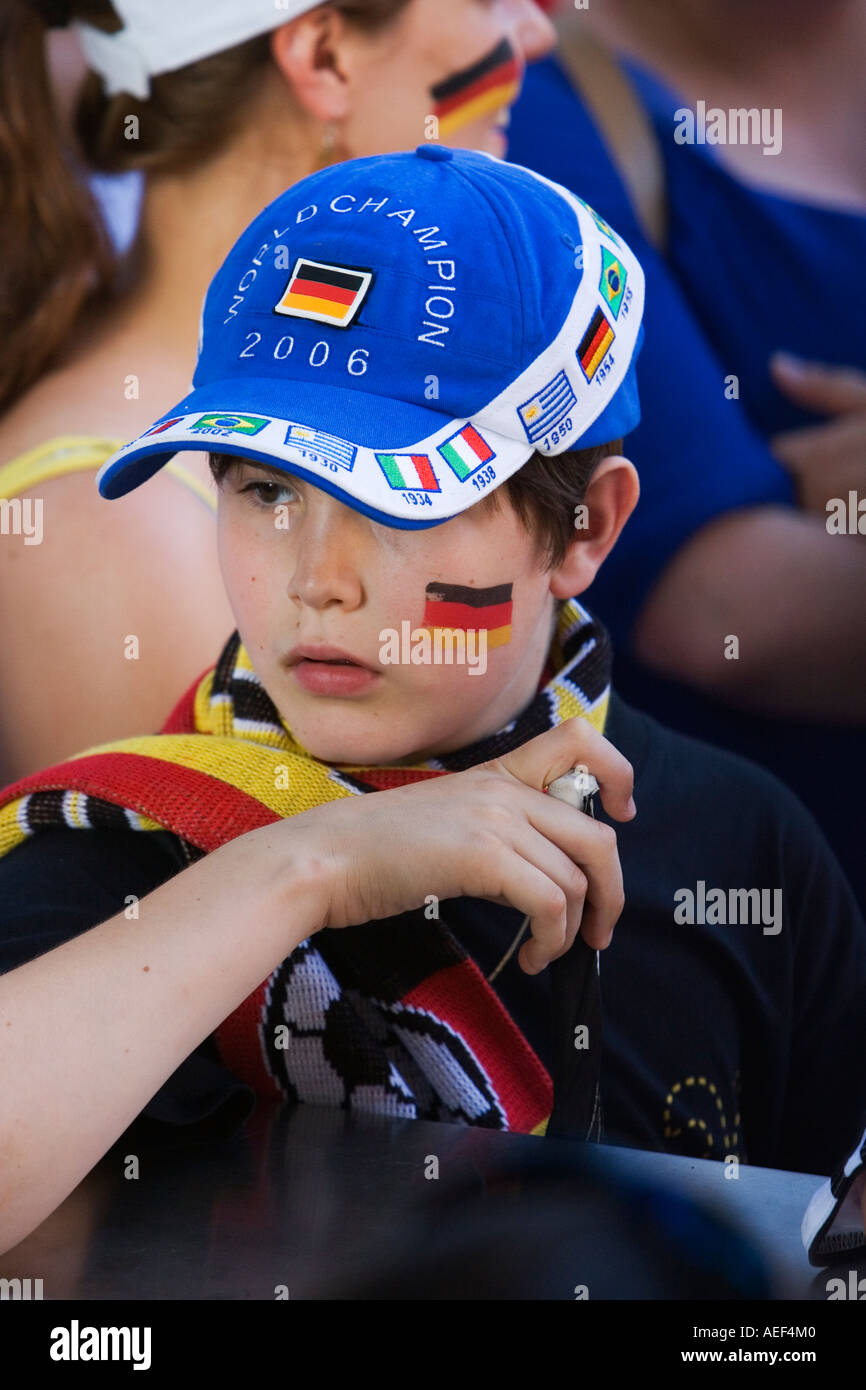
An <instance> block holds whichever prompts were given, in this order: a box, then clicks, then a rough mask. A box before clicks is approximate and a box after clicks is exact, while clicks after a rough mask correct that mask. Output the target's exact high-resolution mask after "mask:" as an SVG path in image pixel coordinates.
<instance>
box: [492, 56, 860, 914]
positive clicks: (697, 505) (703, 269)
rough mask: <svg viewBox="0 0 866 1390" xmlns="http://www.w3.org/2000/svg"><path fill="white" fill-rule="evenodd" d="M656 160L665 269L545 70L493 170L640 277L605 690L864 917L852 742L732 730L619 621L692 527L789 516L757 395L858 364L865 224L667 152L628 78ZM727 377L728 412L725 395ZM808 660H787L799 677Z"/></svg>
mask: <svg viewBox="0 0 866 1390" xmlns="http://www.w3.org/2000/svg"><path fill="white" fill-rule="evenodd" d="M630 71H631V72H632V75H633V76H634V77H635V81H636V82H638V81H639V85H640V90H641V93H642V94H643V95H644V96H645V97H646V100H647V101H649V102H650V107H649V114H650V116H651V118H652V120H653V122H654V124H655V127H656V130H657V133H658V136H659V139H660V141H661V144H662V149H663V152H664V161H665V168H666V175H667V179H668V189H667V193H668V201H669V208H670V229H671V230H670V246H671V251H670V257H669V259H665V258H664V257H662V256H661V255H660V254H659V253H658V252H656V251H655V250H654V248H653V247H652V246H651V245H650V244H649V243H648V241H647V240H646V238H645V236H644V235H643V233H642V231H641V229H640V226H639V224H638V222H637V220H636V217H635V213H634V210H633V208H632V205H631V203H630V200H629V196H628V193H627V192H626V189H625V187H624V185H623V183H622V181H621V179H620V178H619V175H618V174H617V172H616V169H615V168H614V166H613V164H612V162H611V160H610V157H609V155H608V153H607V150H606V148H605V146H604V144H603V142H602V140H601V137H600V136H599V133H598V131H597V129H596V127H595V126H594V124H593V122H592V119H591V117H590V116H589V114H588V112H587V110H586V109H585V107H584V105H583V103H582V100H581V99H580V97H579V96H578V95H577V94H576V92H575V91H574V89H573V87H572V85H571V82H570V80H569V79H568V77H567V76H566V74H565V72H564V71H563V69H562V68H561V67H560V65H559V63H558V62H557V61H556V59H554V58H547V59H545V60H544V61H542V62H540V63H537V64H534V65H532V66H531V67H530V68H529V69H528V70H527V73H526V80H525V84H524V88H523V92H522V94H521V97H520V99H519V101H518V102H517V104H516V105H515V107H514V108H513V111H512V119H511V128H510V144H509V152H508V154H509V158H510V159H512V160H514V161H515V162H516V163H518V164H524V165H526V166H527V167H529V168H532V169H535V170H537V171H538V172H539V173H541V174H543V175H545V176H546V177H547V178H550V179H553V180H555V181H556V182H558V183H562V184H564V185H565V186H566V187H568V188H571V189H573V190H574V191H575V192H576V193H578V194H579V195H580V196H581V197H582V198H584V199H585V200H586V201H587V202H588V203H590V205H591V206H592V207H594V208H596V210H597V211H598V212H600V213H601V215H602V216H603V217H604V218H606V219H607V220H608V221H609V222H610V223H611V225H612V226H613V227H614V229H615V230H616V231H617V232H619V233H621V234H622V235H623V236H624V237H625V239H626V241H628V243H629V245H630V246H631V248H632V250H633V251H634V252H635V253H636V255H637V256H638V257H639V259H640V261H641V263H642V265H643V267H644V270H645V272H646V308H645V313H644V326H645V330H646V337H645V341H644V346H643V350H642V352H641V354H640V357H639V359H638V363H637V377H638V386H639V391H640V399H641V410H642V419H641V423H640V425H639V426H638V428H637V429H636V430H635V431H634V432H633V433H632V434H631V435H630V436H629V438H628V441H627V444H626V452H627V453H628V456H629V457H630V458H631V459H632V460H633V462H634V463H635V466H636V467H637V469H638V473H639V475H640V481H641V496H640V500H639V502H638V504H637V507H636V509H635V511H634V514H633V515H632V517H631V518H630V519H629V521H628V523H627V525H626V527H625V529H624V531H623V533H622V536H621V537H620V539H619V541H618V542H617V544H616V546H615V547H614V549H613V551H612V552H611V554H610V556H609V557H608V559H607V560H606V561H605V563H604V565H603V566H602V568H601V570H600V572H599V575H598V577H597V578H596V580H595V582H594V583H593V585H592V588H591V590H590V591H589V593H588V595H586V597H587V599H588V602H589V604H590V606H591V607H592V609H593V611H595V612H596V613H597V614H598V616H599V617H600V618H601V619H602V620H603V622H604V623H605V625H606V626H607V628H608V629H609V631H610V632H611V635H612V637H613V640H614V649H615V651H616V652H617V657H616V662H615V665H614V681H615V684H616V687H617V689H618V690H619V691H620V692H621V693H622V694H623V695H624V696H625V698H626V699H628V700H629V701H631V702H632V703H633V704H636V705H638V706H640V707H641V708H643V709H645V710H647V711H648V712H649V713H651V714H653V715H655V716H656V717H657V718H659V719H661V720H663V721H664V722H665V723H667V724H669V725H673V726H674V727H676V728H678V729H681V730H683V731H684V732H687V733H691V734H694V735H696V736H697V737H699V738H704V739H707V740H709V741H711V742H713V743H716V744H718V745H720V746H722V747H727V748H731V749H733V750H735V751H737V752H740V753H743V754H745V755H746V756H747V757H751V758H755V759H757V760H758V761H760V762H762V763H764V764H765V765H766V766H767V767H769V768H771V769H772V771H773V772H775V773H776V774H777V775H778V776H779V777H781V778H783V779H784V780H785V781H786V782H787V783H788V784H789V786H791V787H792V788H793V789H794V790H795V791H796V792H797V794H798V795H799V796H800V797H801V798H802V799H803V800H804V801H805V802H806V803H807V805H808V806H809V808H810V809H811V811H812V812H813V814H814V815H815V816H816V818H817V819H818V820H819V822H820V823H821V825H822V827H823V829H824V831H825V833H826V834H827V835H828V837H829V839H830V842H831V844H832V846H833V848H834V850H835V851H836V853H837V855H838V856H839V858H840V860H841V861H842V864H843V867H844V868H845V870H846V872H847V873H848V875H849V877H850V878H851V881H852V883H853V884H854V887H855V889H856V890H857V892H858V894H859V897H860V900H861V903H866V870H864V860H866V856H864V855H863V852H862V844H863V811H862V801H863V798H862V789H861V787H860V784H859V781H858V777H857V775H856V774H854V775H852V767H853V766H857V765H858V764H859V767H860V770H861V771H862V769H863V767H864V766H866V757H864V754H866V737H864V733H863V731H862V730H851V729H837V728H831V727H829V726H822V725H820V724H813V723H805V722H802V721H797V720H787V719H780V718H777V717H775V716H774V717H761V716H757V715H748V714H740V713H738V712H737V711H735V710H733V709H731V708H729V707H728V706H726V705H724V704H722V703H721V702H719V701H715V700H712V699H709V698H708V697H705V696H703V695H701V694H700V693H698V692H697V691H696V690H694V689H692V688H691V687H687V686H685V685H683V684H681V683H679V682H673V681H667V680H661V679H660V678H658V677H656V676H654V675H653V674H652V673H651V672H650V671H648V670H647V668H646V667H644V666H642V665H641V664H639V663H637V662H636V661H635V660H634V659H633V658H632V657H631V656H630V654H629V650H628V643H629V637H630V634H631V631H632V628H633V625H634V622H635V618H636V617H637V614H638V612H639V610H640V608H641V607H642V605H643V603H644V601H645V599H646V598H647V596H648V595H649V594H650V593H651V591H652V589H653V588H654V586H655V584H656V582H657V580H658V579H659V577H660V575H661V573H662V571H663V570H664V569H665V567H666V565H667V564H668V562H669V561H670V560H671V558H672V557H673V555H674V554H675V553H676V552H677V551H678V550H679V549H680V547H681V546H682V545H683V544H684V543H685V542H686V541H687V540H689V539H690V537H692V536H693V535H694V534H695V533H696V532H697V531H698V530H699V529H700V528H701V527H702V526H704V525H706V524H707V523H708V522H710V521H712V520H713V519H714V518H716V517H720V516H722V515H724V514H725V513H727V512H730V511H734V510H737V509H739V508H743V507H753V506H759V505H775V506H794V505H796V498H795V493H794V488H793V485H792V483H791V480H790V478H789V475H788V474H787V472H786V470H785V469H784V468H783V467H782V465H781V464H780V463H779V462H777V460H776V459H775V458H774V457H773V455H772V454H771V453H770V450H769V446H768V444H767V442H766V436H767V433H768V432H774V431H775V430H777V429H781V428H787V427H789V426H793V425H795V424H797V423H802V422H804V421H806V420H807V419H809V418H811V417H808V416H806V414H805V413H804V412H801V411H798V410H796V409H795V408H794V407H793V406H789V405H787V403H786V402H785V401H784V400H783V398H782V397H781V396H780V394H779V393H778V392H777V391H776V389H775V387H774V386H773V385H772V383H771V382H770V378H769V376H768V372H767V358H768V356H769V354H770V353H771V352H772V351H773V350H774V349H776V348H786V349H788V350H790V351H796V352H800V353H803V354H805V355H806V356H808V357H812V358H817V359H823V360H826V361H828V362H851V363H857V362H861V361H862V360H863V355H864V352H863V339H862V324H863V323H864V321H866V302H864V301H866V278H864V277H863V276H862V275H860V276H858V275H857V274H856V273H855V271H856V269H857V268H858V266H859V264H860V263H862V261H863V259H864V257H866V218H863V217H860V216H857V215H855V214H848V213H838V212H832V211H827V210H826V209H822V208H812V207H808V206H806V205H803V204H798V203H795V202H792V201H790V200H788V199H785V198H779V197H776V196H775V195H771V194H766V193H758V192H755V191H754V190H753V189H750V188H746V187H745V186H744V185H741V184H739V183H738V182H737V181H736V180H735V179H733V178H732V177H731V176H730V175H729V174H727V173H726V172H725V171H724V170H722V168H721V166H720V165H719V164H718V162H717V161H716V160H715V159H714V158H713V157H712V148H711V147H708V146H705V145H704V146H698V145H694V146H686V145H683V146H680V145H676V144H675V143H674V129H675V122H674V119H673V111H674V110H675V109H676V107H677V106H678V105H679V103H678V101H677V99H676V98H675V97H673V96H672V95H670V94H669V93H665V91H664V89H662V88H661V87H660V86H659V84H657V83H655V82H654V81H653V80H652V79H650V78H649V77H647V76H646V75H642V76H640V78H639V77H638V74H637V71H636V70H635V69H633V68H632V69H630ZM731 374H735V375H737V376H738V377H739V391H740V397H739V399H728V398H726V395H725V379H726V377H729V376H730V375H731ZM808 659H809V657H808V652H806V651H804V654H803V660H804V662H808Z"/></svg>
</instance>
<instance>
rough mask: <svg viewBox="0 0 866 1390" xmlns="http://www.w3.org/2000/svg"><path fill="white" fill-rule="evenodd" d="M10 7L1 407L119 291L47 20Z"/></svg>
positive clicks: (0, 184) (0, 111) (1, 25)
mask: <svg viewBox="0 0 866 1390" xmlns="http://www.w3.org/2000/svg"><path fill="white" fill-rule="evenodd" d="M62 9H63V7H62V6H60V5H58V4H57V3H55V4H53V6H52V7H51V9H50V10H49V8H48V6H47V5H42V6H40V8H39V9H37V8H36V7H35V5H34V6H31V5H29V4H27V3H25V0H3V4H2V6H0V411H2V410H4V409H7V408H8V407H9V406H10V405H11V404H12V403H13V402H14V401H15V400H17V399H18V397H19V396H21V395H22V394H23V393H24V392H25V391H26V390H27V388H28V387H29V386H31V385H32V384H33V382H34V381H36V380H37V379H38V377H39V376H40V375H41V374H42V373H43V372H44V371H46V370H47V369H48V368H49V367H51V366H52V365H53V364H54V363H55V362H57V361H58V360H59V359H60V357H61V356H62V353H63V351H64V349H66V348H67V347H69V346H72V345H71V344H70V341H69V340H70V336H71V333H72V329H73V328H74V326H75V325H76V324H77V322H78V321H79V319H80V316H81V314H82V311H83V310H84V309H85V308H86V307H87V306H88V305H89V304H91V303H92V304H94V305H95V304H96V303H97V302H98V301H101V300H103V299H104V298H106V297H107V295H108V294H109V293H110V291H111V288H112V284H113V280H114V266H115V257H114V253H113V249H112V246H111V241H110V238H109V236H108V233H107V232H106V229H105V226H104V223H103V221H102V218H101V216H100V214H99V211H98V208H97V206H96V203H95V202H94V199H93V196H92V194H91V192H90V189H89V187H88V184H87V182H86V179H85V178H84V177H83V176H82V172H81V170H80V169H79V168H77V167H76V161H75V157H74V154H73V152H72V148H71V137H70V138H69V139H68V140H67V142H66V143H64V136H63V133H62V131H61V123H60V121H59V119H58V116H57V112H56V109H55V103H54V98H53V95H52V91H51V84H50V81H49V76H48V71H47V65H46V59H45V47H46V24H45V20H44V19H43V18H41V17H40V11H41V12H42V13H44V14H45V16H46V18H49V16H52V17H54V18H55V21H57V20H59V19H60V18H61V13H60V12H61V11H62Z"/></svg>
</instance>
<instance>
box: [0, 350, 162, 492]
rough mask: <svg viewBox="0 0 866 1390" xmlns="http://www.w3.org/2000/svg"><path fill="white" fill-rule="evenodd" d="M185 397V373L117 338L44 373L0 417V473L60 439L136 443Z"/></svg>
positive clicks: (149, 351) (147, 351) (157, 356)
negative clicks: (1, 468)
mask: <svg viewBox="0 0 866 1390" xmlns="http://www.w3.org/2000/svg"><path fill="white" fill-rule="evenodd" d="M187 365H188V364H187ZM188 390H189V377H188V371H187V370H186V369H185V366H182V365H181V364H179V363H178V362H176V361H174V360H172V359H171V358H170V356H169V355H168V354H162V355H161V354H160V352H159V347H158V345H154V344H147V343H138V342H130V339H129V338H128V337H127V336H126V335H118V336H117V337H115V338H111V339H109V340H108V341H106V342H104V343H103V344H102V345H101V346H100V347H98V348H96V349H94V350H92V351H89V352H86V353H83V354H81V355H80V356H78V357H75V358H73V359H71V360H70V361H69V362H68V363H66V364H65V365H63V366H61V367H58V368H57V369H56V370H54V371H51V372H48V373H46V375H45V376H43V377H41V378H40V379H39V381H37V382H36V383H35V385H33V386H32V387H31V388H30V390H29V391H27V392H25V394H24V395H23V396H22V397H21V399H20V400H18V401H16V402H15V403H14V405H12V406H11V407H10V408H9V410H7V411H6V412H5V414H4V415H3V416H2V417H0V466H2V465H3V464H4V463H8V462H9V461H10V460H12V459H15V458H18V457H19V455H21V454H24V453H28V452H29V451H30V450H31V449H36V448H38V447H39V446H40V445H42V444H45V443H47V442H48V441H49V440H51V439H56V438H59V437H61V436H70V435H85V436H89V437H91V438H93V437H96V438H99V439H119V440H127V439H134V438H135V436H136V435H137V434H140V433H141V432H142V430H146V429H147V428H148V426H149V425H151V424H152V423H153V421H154V420H158V419H159V417H160V416H161V415H163V414H164V413H165V412H166V411H167V410H170V409H171V407H172V406H173V405H174V404H175V402H176V401H178V400H180V399H182V397H183V396H184V395H186V393H187V392H188Z"/></svg>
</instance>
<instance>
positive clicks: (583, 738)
mask: <svg viewBox="0 0 866 1390" xmlns="http://www.w3.org/2000/svg"><path fill="white" fill-rule="evenodd" d="M487 766H488V767H495V768H498V769H499V770H500V771H504V772H507V773H509V774H511V776H513V777H516V778H517V779H518V780H519V781H521V782H524V783H525V784H526V786H528V787H534V788H535V789H536V790H537V791H541V790H542V789H543V788H544V787H546V786H548V785H549V783H551V782H552V781H554V779H555V778H557V777H562V776H563V774H564V773H566V772H568V771H569V769H570V768H572V767H575V766H578V767H583V768H584V769H585V770H586V771H588V772H591V773H592V774H593V776H594V777H595V778H596V780H597V782H598V784H599V787H600V789H601V790H600V795H601V799H602V802H603V804H604V809H605V810H606V811H607V813H608V815H609V816H612V817H613V819H614V820H631V819H632V817H633V816H634V815H635V805H634V800H633V797H632V793H633V791H634V769H633V767H632V765H631V763H630V762H629V761H628V758H624V757H623V755H622V753H620V751H619V749H617V748H614V746H613V744H612V743H610V742H609V741H608V740H607V739H606V738H605V737H604V736H603V735H602V734H600V733H598V732H597V731H596V730H595V729H594V728H593V727H592V725H591V724H590V723H589V721H588V720H586V719H584V718H582V717H581V716H579V715H576V716H574V717H573V718H571V719H565V720H563V722H562V723H561V724H557V725H556V727H555V728H553V729H548V730H546V732H545V733H543V734H538V735H537V737H536V738H531V739H529V741H528V742H527V743H524V744H522V745H521V746H520V748H515V749H514V750H513V751H512V752H511V753H506V754H504V756H503V757H501V758H493V759H491V761H490V763H488V764H487Z"/></svg>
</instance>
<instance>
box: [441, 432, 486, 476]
mask: <svg viewBox="0 0 866 1390" xmlns="http://www.w3.org/2000/svg"><path fill="white" fill-rule="evenodd" d="M439 452H440V454H441V455H442V457H443V458H444V460H445V462H446V463H447V464H448V467H449V468H450V469H451V470H452V472H453V473H456V474H457V477H458V478H459V479H460V481H461V483H462V482H465V480H466V479H467V478H468V477H470V475H471V474H472V473H474V472H475V470H476V468H480V467H481V465H482V463H489V461H490V459H492V458H495V457H496V454H495V453H494V451H493V450H492V449H491V447H490V445H489V444H488V443H487V441H486V440H485V439H482V438H481V435H480V434H479V433H478V431H477V429H476V428H475V426H474V425H464V426H463V428H462V430H458V431H457V433H456V434H452V435H451V438H450V439H446V440H445V443H444V444H440V445H439Z"/></svg>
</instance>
